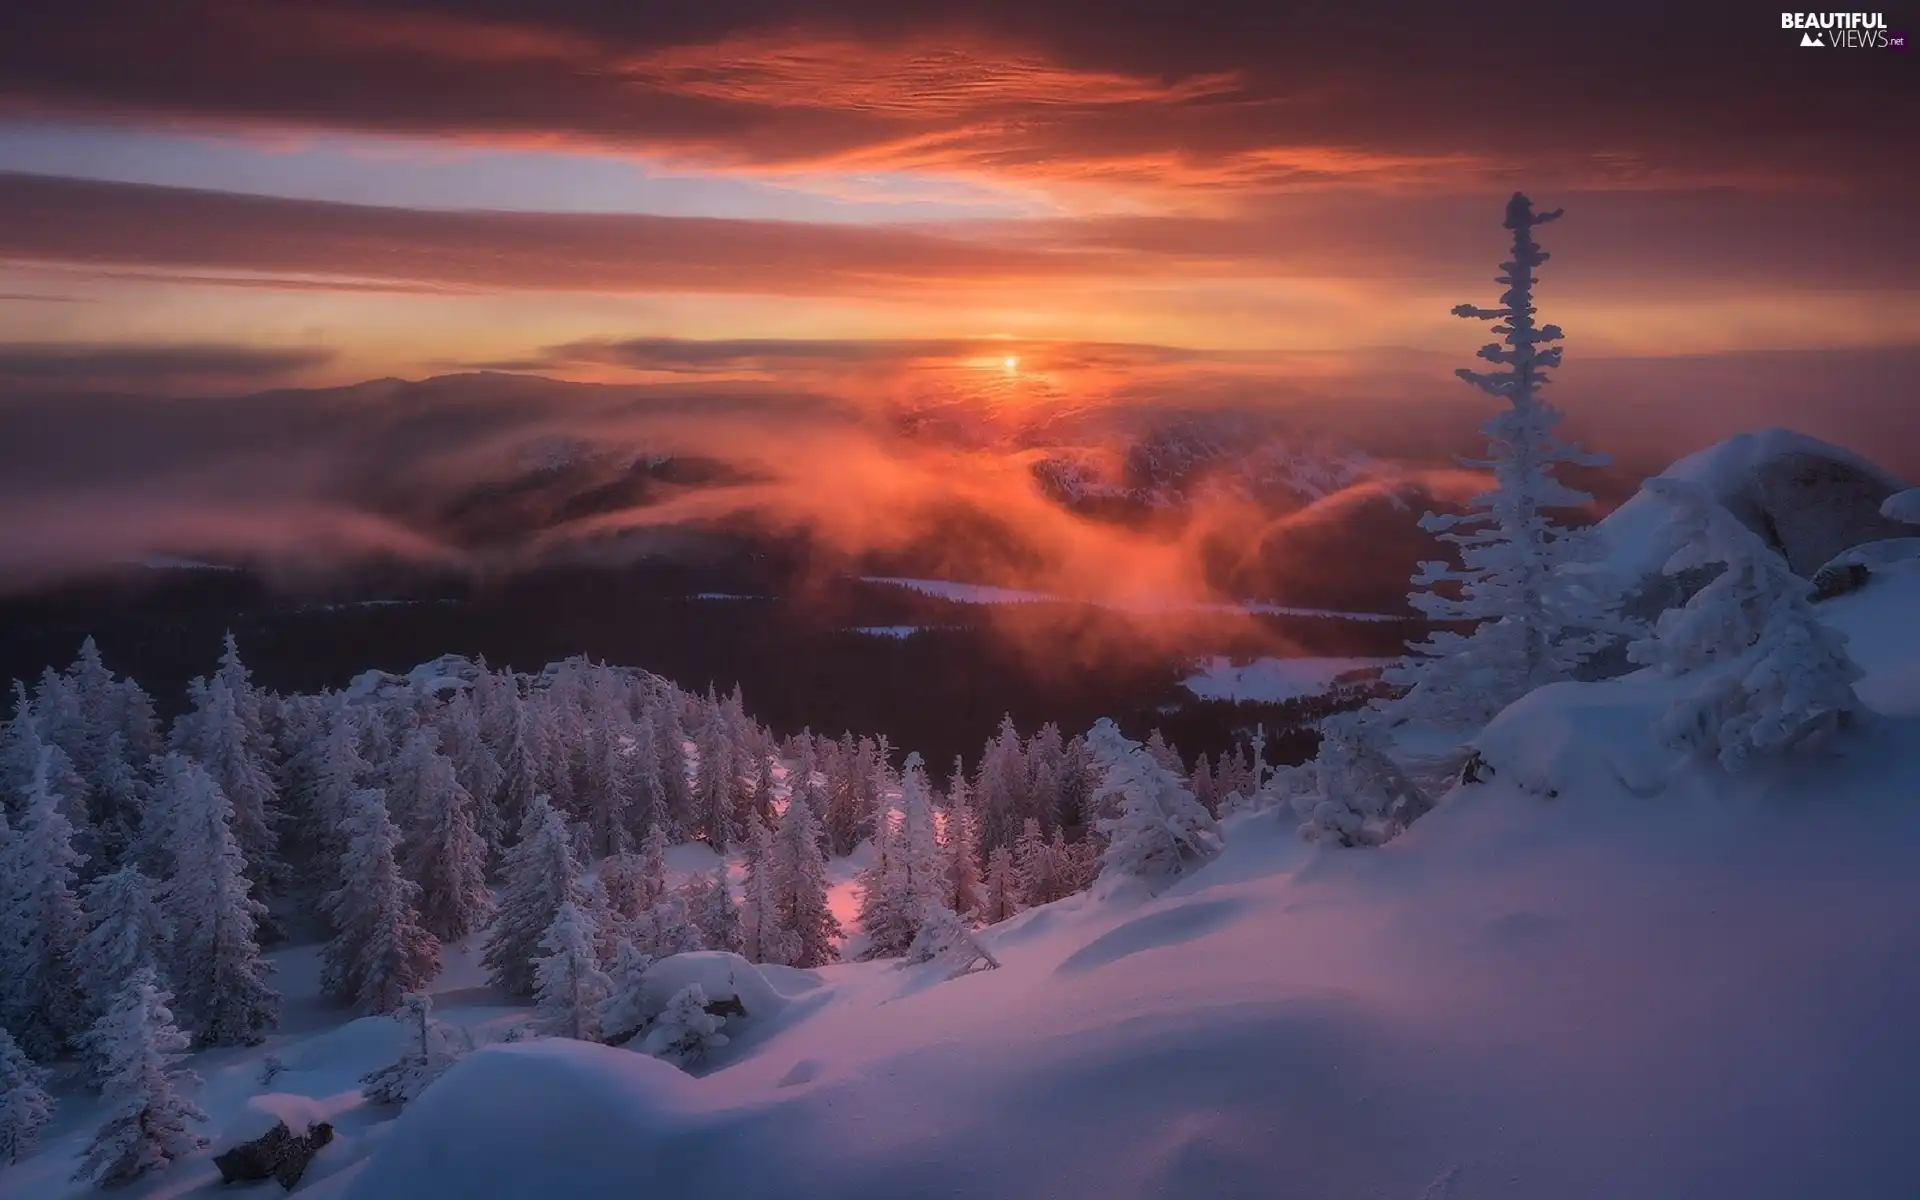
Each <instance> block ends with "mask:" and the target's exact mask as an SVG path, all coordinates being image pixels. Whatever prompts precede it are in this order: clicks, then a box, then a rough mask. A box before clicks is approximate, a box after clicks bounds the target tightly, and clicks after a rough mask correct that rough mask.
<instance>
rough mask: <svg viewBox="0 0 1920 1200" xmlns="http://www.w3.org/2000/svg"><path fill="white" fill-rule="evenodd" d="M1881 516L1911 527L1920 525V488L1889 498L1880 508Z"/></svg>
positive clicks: (1895, 494) (1909, 489)
mask: <svg viewBox="0 0 1920 1200" xmlns="http://www.w3.org/2000/svg"><path fill="white" fill-rule="evenodd" d="M1880 515H1881V516H1883V517H1886V518H1888V519H1889V520H1894V521H1905V522H1906V523H1907V524H1909V525H1920V488H1908V489H1907V490H1906V491H1904V492H1895V493H1894V494H1893V495H1891V496H1888V497H1887V499H1886V502H1885V503H1884V504H1882V505H1881V506H1880Z"/></svg>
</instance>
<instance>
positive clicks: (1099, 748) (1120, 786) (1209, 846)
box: [1088, 719, 1220, 885]
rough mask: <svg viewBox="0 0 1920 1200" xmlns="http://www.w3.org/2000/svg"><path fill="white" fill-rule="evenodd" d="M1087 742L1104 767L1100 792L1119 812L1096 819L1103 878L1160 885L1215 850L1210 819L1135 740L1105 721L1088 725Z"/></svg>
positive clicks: (1216, 841) (1216, 840)
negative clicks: (1090, 728) (1104, 840)
mask: <svg viewBox="0 0 1920 1200" xmlns="http://www.w3.org/2000/svg"><path fill="white" fill-rule="evenodd" d="M1088 741H1089V742H1090V743H1091V744H1092V746H1093V752H1094V756H1095V758H1096V760H1097V761H1098V762H1099V763H1100V764H1101V766H1102V767H1104V768H1105V781H1104V784H1103V787H1104V790H1105V791H1107V792H1108V793H1111V794H1113V795H1114V796H1116V797H1117V799H1118V802H1119V812H1118V814H1117V815H1116V816H1113V817H1109V818H1105V819H1103V820H1102V821H1101V822H1100V832H1101V833H1102V834H1104V835H1105V836H1106V838H1107V845H1106V849H1105V850H1104V851H1103V852H1102V853H1101V856H1100V874H1101V876H1102V877H1103V878H1104V877H1109V876H1127V877H1133V878H1138V879H1144V880H1147V881H1148V882H1149V883H1151V884H1154V885H1160V884H1164V883H1167V882H1170V881H1172V880H1174V879H1177V878H1179V877H1180V876H1182V875H1185V874H1187V873H1189V872H1191V871H1193V870H1194V869H1195V868H1197V867H1199V866H1200V865H1202V864H1203V863H1205V862H1206V861H1207V860H1208V859H1210V858H1212V857H1213V856H1214V855H1215V854H1218V853H1219V852H1220V834H1219V832H1218V830H1217V829H1216V828H1215V826H1214V823H1213V818H1212V817H1210V816H1208V815H1207V810H1206V809H1204V808H1202V807H1200V802H1199V801H1198V800H1195V799H1194V798H1193V793H1192V792H1190V791H1188V790H1187V789H1186V786H1185V785H1184V784H1182V783H1181V781H1180V778H1179V777H1178V776H1177V775H1175V774H1174V773H1173V772H1172V771H1170V770H1168V769H1167V768H1166V767H1165V766H1163V765H1162V764H1161V763H1159V762H1157V761H1155V759H1154V757H1153V756H1152V755H1151V754H1149V753H1148V752H1147V751H1146V750H1145V749H1144V748H1143V747H1142V746H1141V745H1140V744H1139V743H1138V742H1132V741H1129V740H1127V738H1126V736H1125V735H1124V734H1122V733H1121V732H1120V729H1119V727H1118V726H1116V725H1114V723H1113V722H1112V721H1109V720H1105V719H1102V720H1101V721H1100V722H1099V723H1098V724H1096V725H1095V726H1094V727H1093V732H1092V733H1091V734H1089V735H1088Z"/></svg>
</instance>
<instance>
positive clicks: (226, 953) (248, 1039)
mask: <svg viewBox="0 0 1920 1200" xmlns="http://www.w3.org/2000/svg"><path fill="white" fill-rule="evenodd" d="M162 774H163V778H164V782H163V785H162V791H163V793H164V795H165V801H164V803H163V804H161V805H160V806H159V809H158V814H159V815H160V816H162V817H163V818H164V820H165V822H166V831H165V835H164V839H163V846H164V851H165V857H166V861H167V868H166V871H165V873H164V875H163V878H165V879H166V881H167V882H166V885H165V887H164V889H163V892H162V896H161V911H162V912H164V913H165V914H166V916H167V919H168V921H169V922H170V923H171V924H172V926H173V955H172V963H171V965H170V970H169V972H168V974H169V975H170V976H171V977H172V978H173V979H175V980H177V981H178V982H179V996H180V1005H181V1008H182V1010H183V1011H184V1012H185V1014H186V1015H187V1017H188V1020H189V1022H190V1023H191V1024H192V1026H193V1028H194V1029H195V1030H196V1033H197V1040H198V1041H199V1043H200V1044H201V1045H204V1046H251V1045H255V1044H257V1043H258V1042H259V1041H260V1039H261V1038H262V1037H263V1036H264V1035H265V1034H266V1032H267V1031H268V1030H269V1029H272V1028H273V1027H274V1025H275V1024H276V1023H277V1022H278V1019H279V1018H278V1015H277V1012H278V1008H279V1004H280V996H279V994H278V993H277V992H275V991H274V990H273V988H272V987H270V986H269V985H268V983H267V980H268V979H269V978H270V977H271V976H272V974H273V966H272V964H271V963H269V962H267V961H266V959H264V958H262V957H261V955H260V946H259V943H258V942H257V941H256V940H255V930H256V929H257V928H258V926H259V922H260V919H261V918H262V917H263V916H265V914H266V907H265V906H264V905H262V904H261V903H260V902H259V901H258V900H255V899H254V898H253V896H252V894H251V890H250V888H249V885H248V880H247V863H246V857H245V855H244V853H243V852H242V851H241V848H240V844H239V841H238V839H237V838H236V837H235V835H234V829H233V806H232V805H231V804H229V803H228V802H227V796H226V793H225V792H223V791H221V790H220V785H219V784H217V783H215V782H214V781H213V779H212V778H211V777H210V776H209V775H208V774H207V772H206V771H205V770H203V769H202V768H201V766H200V764H199V763H197V762H195V761H193V760H192V759H188V758H183V757H182V756H180V755H178V754H170V755H168V756H167V761H166V764H165V766H164V767H163V770H162Z"/></svg>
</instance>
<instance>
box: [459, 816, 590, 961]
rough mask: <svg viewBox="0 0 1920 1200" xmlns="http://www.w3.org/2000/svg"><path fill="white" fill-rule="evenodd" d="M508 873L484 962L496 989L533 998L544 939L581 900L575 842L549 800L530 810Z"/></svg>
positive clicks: (506, 865)
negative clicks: (557, 919)
mask: <svg viewBox="0 0 1920 1200" xmlns="http://www.w3.org/2000/svg"><path fill="white" fill-rule="evenodd" d="M502 873H503V874H504V876H505V880H506V883H505V887H504V888H502V890H501V894H500V906H499V913H498V915H497V916H496V917H495V919H494V925H493V931H492V933H491V934H489V935H488V937H487V947H486V952H485V954H484V955H483V957H482V961H483V962H484V963H485V964H486V967H487V975H488V978H489V979H490V980H491V981H492V983H493V985H494V986H495V987H498V988H499V989H500V990H501V991H503V992H506V993H507V994H508V995H511V996H521V997H528V996H532V995H533V993H534V987H535V983H536V981H535V978H534V962H535V960H536V959H538V958H539V957H540V941H541V939H542V938H544V937H545V936H546V933H547V929H548V928H549V927H550V926H551V925H552V924H553V919H554V917H555V915H556V914H558V913H559V911H560V906H561V905H562V904H566V903H568V902H569V901H576V900H579V899H581V889H580V866H579V863H578V862H576V861H575V859H574V857H573V839H572V838H571V837H570V836H569V835H568V833H567V825H566V821H565V820H564V819H562V817H561V816H560V814H559V813H558V812H557V811H555V809H554V807H553V806H552V805H551V804H549V803H548V802H547V798H546V797H545V796H541V795H536V796H535V797H534V798H533V801H532V802H531V803H530V804H529V805H528V806H527V811H526V815H525V816H524V817H523V818H522V819H521V822H520V840H519V843H518V844H517V845H515V846H514V847H513V849H511V850H509V851H508V852H507V858H506V862H505V863H504V864H503V867H502Z"/></svg>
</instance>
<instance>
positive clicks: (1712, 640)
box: [1628, 478, 1864, 770]
mask: <svg viewBox="0 0 1920 1200" xmlns="http://www.w3.org/2000/svg"><path fill="white" fill-rule="evenodd" d="M1646 489H1647V491H1648V492H1650V493H1651V494H1652V495H1654V496H1656V497H1658V498H1659V499H1660V500H1661V501H1662V502H1664V503H1666V504H1668V505H1669V506H1671V507H1672V508H1673V509H1674V511H1675V512H1676V513H1677V514H1678V517H1679V522H1678V525H1677V527H1676V530H1675V538H1676V542H1677V544H1678V546H1679V549H1678V550H1677V551H1676V552H1675V553H1674V554H1673V556H1672V557H1671V558H1670V559H1669V560H1668V562H1667V564H1666V569H1667V570H1668V571H1669V572H1676V571H1682V570H1686V569H1688V568H1697V567H1705V566H1709V565H1711V564H1714V563H1723V564H1725V569H1724V570H1723V571H1722V572H1721V573H1720V574H1719V575H1718V576H1716V577H1714V579H1713V580H1712V581H1711V582H1709V583H1708V584H1707V585H1706V586H1705V587H1703V588H1701V589H1700V590H1699V591H1698V592H1696V593H1694V595H1693V598H1692V599H1690V600H1688V601H1687V603H1686V605H1685V606H1684V607H1681V608H1677V609H1669V610H1667V611H1666V612H1664V613H1662V614H1661V615H1660V619H1659V622H1658V624H1657V625H1656V627H1655V630H1654V632H1653V633H1652V635H1651V636H1650V637H1647V638H1645V639H1642V640H1641V641H1638V642H1635V643H1634V644H1633V645H1632V646H1631V647H1629V651H1628V653H1629V655H1630V657H1631V658H1632V659H1633V660H1634V661H1635V662H1640V663H1646V664H1649V665H1652V666H1656V667H1658V668H1659V669H1660V670H1661V671H1662V672H1663V673H1664V674H1666V675H1668V676H1684V677H1689V678H1692V679H1694V680H1696V682H1695V685H1694V686H1693V687H1692V688H1691V690H1690V691H1689V692H1688V693H1687V694H1686V695H1685V696H1684V697H1682V698H1681V699H1680V700H1679V701H1678V702H1677V703H1676V704H1675V705H1674V706H1673V708H1672V709H1671V710H1670V711H1668V712H1667V713H1666V714H1665V716H1663V717H1662V718H1661V720H1660V721H1659V723H1658V725H1657V726H1656V729H1655V731H1656V733H1657V735H1658V736H1659V737H1660V738H1661V740H1662V741H1664V742H1665V743H1666V744H1667V745H1669V746H1671V747H1673V748H1675V749H1682V750H1687V751H1690V752H1694V753H1700V754H1706V755H1712V756H1717V757H1718V758H1719V760H1720V762H1721V763H1722V764H1723V765H1724V766H1726V767H1727V768H1728V769H1729V770H1736V769H1738V768H1740V767H1742V766H1744V765H1745V764H1746V763H1747V761H1748V760H1749V759H1750V758H1751V757H1752V756H1753V755H1755V754H1769V753H1777V752H1781V751H1785V750H1789V749H1792V748H1793V747H1795V746H1798V745H1800V744H1802V743H1805V742H1807V741H1809V740H1811V739H1815V738H1818V737H1820V736H1821V735H1824V734H1826V733H1828V732H1830V731H1832V730H1833V729H1835V728H1837V727H1838V726H1840V725H1841V724H1843V723H1845V722H1846V721H1848V720H1850V719H1851V718H1852V717H1853V716H1855V715H1856V714H1857V713H1858V712H1859V711H1860V708H1861V705H1860V698H1859V696H1858V695H1857V694H1856V693H1855V692H1854V689H1853V685H1854V683H1855V681H1857V680H1859V679H1860V678H1861V677H1862V675H1863V674H1864V672H1862V671H1861V669H1860V666H1859V664H1857V663H1855V662H1854V661H1853V659H1852V658H1851V657H1850V656H1849V655H1848V654H1847V636H1846V634H1844V633H1841V632H1840V631H1839V630H1836V629H1833V628H1831V627H1829V626H1827V625H1825V624H1823V623H1821V621H1820V619H1819V618H1818V616H1816V615H1815V613H1814V611H1813V601H1812V597H1811V594H1810V589H1809V587H1808V584H1807V582H1806V580H1804V579H1801V578H1800V577H1799V576H1798V575H1795V574H1794V573H1793V571H1792V569H1791V568H1789V567H1788V566H1787V563H1786V560H1785V559H1783V558H1781V557H1780V556H1779V555H1778V554H1776V553H1774V551H1773V550H1772V549H1771V548H1770V547H1768V546H1767V544H1766V543H1765V542H1764V541H1762V540H1761V538H1760V535H1759V534H1757V533H1755V532H1753V530H1751V529H1749V528H1747V526H1746V525H1744V524H1743V523H1741V521H1740V520H1739V519H1738V518H1736V517H1735V516H1734V515H1733V514H1732V513H1731V512H1728V511H1727V509H1726V508H1725V507H1724V506H1722V505H1721V504H1720V503H1719V502H1718V501H1716V500H1715V499H1714V498H1713V496H1712V495H1711V494H1709V493H1708V492H1707V491H1706V490H1705V489H1704V488H1702V487H1700V486H1699V485H1698V484H1695V483H1691V482H1688V481H1685V480H1678V479H1666V478H1658V479H1650V480H1648V481H1647V483H1646Z"/></svg>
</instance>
